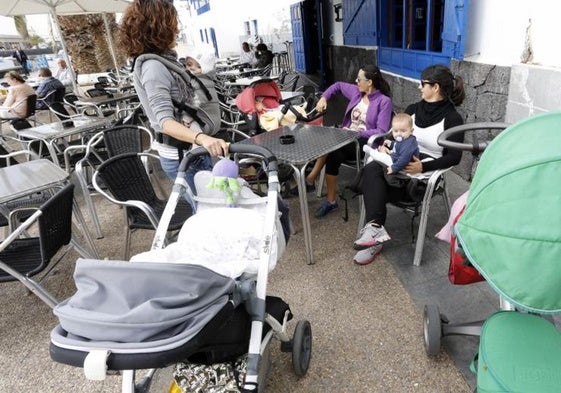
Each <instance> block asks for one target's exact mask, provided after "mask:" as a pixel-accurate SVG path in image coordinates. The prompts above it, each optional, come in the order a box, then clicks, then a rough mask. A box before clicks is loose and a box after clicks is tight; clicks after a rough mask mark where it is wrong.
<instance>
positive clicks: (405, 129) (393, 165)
mask: <svg viewBox="0 0 561 393" xmlns="http://www.w3.org/2000/svg"><path fill="white" fill-rule="evenodd" d="M391 131H392V137H393V140H391V139H386V140H385V141H384V142H383V143H382V145H380V146H379V147H378V150H374V149H365V150H368V154H369V156H370V158H372V159H373V160H374V161H377V162H380V163H382V164H384V165H386V166H387V169H386V173H387V174H388V175H391V174H396V173H398V172H399V171H401V170H402V169H404V168H405V167H406V166H407V164H408V163H409V162H411V161H413V157H414V156H415V157H419V144H418V143H417V138H415V136H414V135H413V119H412V118H411V116H410V115H408V114H407V113H398V114H397V115H395V116H394V118H393V119H392V129H391Z"/></svg>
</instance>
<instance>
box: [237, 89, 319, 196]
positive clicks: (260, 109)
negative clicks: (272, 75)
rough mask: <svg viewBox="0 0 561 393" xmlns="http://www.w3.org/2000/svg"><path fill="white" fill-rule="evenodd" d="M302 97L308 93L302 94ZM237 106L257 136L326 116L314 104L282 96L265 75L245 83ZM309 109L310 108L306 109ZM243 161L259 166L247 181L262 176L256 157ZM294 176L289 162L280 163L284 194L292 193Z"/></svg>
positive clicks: (315, 122)
mask: <svg viewBox="0 0 561 393" xmlns="http://www.w3.org/2000/svg"><path fill="white" fill-rule="evenodd" d="M302 97H303V98H304V97H305V96H302ZM236 106H237V108H238V110H239V111H240V114H241V117H242V119H243V120H244V122H245V123H246V125H247V127H248V129H249V131H248V135H249V136H254V135H256V134H260V133H263V132H266V131H271V130H274V129H277V128H279V127H281V126H284V125H290V124H294V123H296V122H303V123H309V124H316V125H321V124H322V119H323V116H322V114H321V113H318V112H317V111H316V110H315V108H312V109H311V110H309V109H310V108H306V106H307V104H306V105H293V104H292V103H291V100H290V99H288V100H283V99H282V93H281V91H280V89H279V87H278V85H277V83H276V82H275V81H273V80H272V79H268V78H264V79H258V80H256V81H255V82H253V83H251V84H250V85H249V86H248V87H246V88H245V89H244V90H243V91H242V92H241V93H240V94H238V95H237V97H236ZM306 110H309V111H308V112H306ZM242 163H243V164H244V165H249V166H250V167H253V169H255V167H257V174H256V175H253V176H252V178H247V177H246V176H244V178H246V179H247V180H248V181H251V180H253V181H255V180H259V179H260V176H259V175H260V174H262V173H260V172H259V168H260V167H259V163H256V162H255V161H254V160H247V159H246V160H244V161H242ZM292 176H293V169H292V167H291V166H289V165H285V164H283V163H280V164H279V180H280V183H281V193H282V196H283V197H288V196H289V195H291V187H290V186H289V184H288V182H289V180H290V179H291V178H292Z"/></svg>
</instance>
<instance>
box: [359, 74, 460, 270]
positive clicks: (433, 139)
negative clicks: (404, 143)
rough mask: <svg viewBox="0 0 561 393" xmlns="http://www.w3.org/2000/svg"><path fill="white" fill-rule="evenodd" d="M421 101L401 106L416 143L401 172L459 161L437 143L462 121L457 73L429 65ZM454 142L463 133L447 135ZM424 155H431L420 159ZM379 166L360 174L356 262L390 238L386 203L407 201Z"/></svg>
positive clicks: (402, 189)
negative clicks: (361, 211)
mask: <svg viewBox="0 0 561 393" xmlns="http://www.w3.org/2000/svg"><path fill="white" fill-rule="evenodd" d="M419 90H420V91H421V101H419V102H417V103H415V104H412V105H409V106H408V107H407V109H405V113H408V114H409V115H411V117H412V118H413V129H414V134H415V136H416V137H417V142H418V143H419V151H420V157H414V158H413V161H411V162H410V163H409V164H408V165H407V166H406V167H405V172H407V173H409V174H417V173H422V172H428V171H434V170H436V169H445V168H449V167H451V166H453V165H456V164H458V163H459V162H460V159H461V158H462V153H461V151H459V150H451V149H445V148H442V147H441V146H439V145H438V144H437V139H438V136H439V135H440V134H441V133H442V132H444V130H446V129H448V128H451V127H455V126H458V125H461V124H463V123H464V121H463V119H462V117H461V116H460V114H459V113H458V111H457V110H456V106H458V105H460V104H461V103H462V102H463V100H464V98H465V92H464V83H463V80H462V78H461V77H460V76H454V75H453V74H452V71H450V69H449V68H448V67H446V66H444V65H433V66H429V67H427V68H425V69H424V70H423V72H422V73H421V83H420V84H419ZM450 140H454V141H456V142H462V141H463V135H461V134H458V135H457V136H454V137H451V138H450ZM424 158H433V160H430V161H423V162H421V160H422V159H424ZM384 171H385V169H384V168H383V166H382V165H380V164H378V163H376V162H372V163H370V164H368V165H367V166H365V167H364V169H363V173H362V193H363V195H364V207H365V210H366V221H367V224H366V226H365V227H364V228H363V229H362V231H361V234H360V236H359V238H358V239H357V240H356V241H355V242H354V249H355V250H358V252H357V254H356V255H355V257H354V262H355V263H356V264H359V265H367V264H369V263H371V262H372V261H373V260H374V258H376V255H378V254H379V253H380V251H381V250H382V243H383V242H385V241H388V240H390V236H389V235H388V232H387V231H386V229H385V228H384V224H385V222H386V213H387V211H386V203H388V202H394V201H403V200H407V192H406V187H400V188H398V187H392V186H390V185H389V184H388V183H387V181H386V178H385V177H384Z"/></svg>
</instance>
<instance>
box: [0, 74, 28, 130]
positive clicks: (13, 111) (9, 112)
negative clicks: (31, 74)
mask: <svg viewBox="0 0 561 393" xmlns="http://www.w3.org/2000/svg"><path fill="white" fill-rule="evenodd" d="M5 79H6V82H7V83H8V84H9V85H10V88H9V89H8V95H7V96H6V100H5V101H4V103H3V104H2V107H0V118H3V119H13V118H14V117H18V118H21V119H23V118H25V116H26V115H27V102H26V98H27V97H28V96H30V95H32V94H35V90H33V88H32V87H31V86H29V85H28V84H27V83H25V79H23V77H22V76H21V75H20V74H18V73H17V72H16V71H9V72H8V73H6V77H5Z"/></svg>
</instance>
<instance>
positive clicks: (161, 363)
mask: <svg viewBox="0 0 561 393" xmlns="http://www.w3.org/2000/svg"><path fill="white" fill-rule="evenodd" d="M230 151H231V152H232V153H246V154H256V155H260V157H261V159H262V160H263V162H265V163H266V170H267V175H268V193H267V197H266V198H258V199H257V202H261V201H265V203H266V206H265V209H264V211H265V213H264V215H265V218H264V220H263V223H264V224H263V227H264V228H263V229H262V231H260V235H261V236H262V238H261V244H262V246H261V247H260V248H259V250H260V251H259V259H258V262H259V263H258V267H257V274H253V273H251V274H242V275H241V276H239V277H237V278H232V277H229V276H226V275H222V274H219V273H217V271H214V270H212V269H211V268H209V267H205V266H203V265H198V264H196V263H195V262H194V263H193V264H190V263H182V262H181V263H180V262H176V261H169V262H162V261H157V260H156V261H152V260H150V259H142V257H141V259H136V261H138V262H125V261H107V260H105V261H104V260H86V259H79V260H78V261H77V263H76V271H75V274H74V278H75V281H76V287H77V292H76V293H75V294H74V295H73V296H72V297H70V298H69V299H67V300H65V301H63V302H62V303H60V304H59V305H57V307H56V308H55V314H56V315H57V316H58V317H59V321H60V324H59V325H58V326H56V327H55V329H53V331H52V332H51V344H50V354H51V358H52V359H53V360H55V361H57V362H60V363H63V364H68V365H72V366H76V367H83V368H84V371H85V374H86V377H87V378H89V379H94V380H101V379H104V378H105V376H106V375H107V370H121V371H122V375H123V379H124V380H123V392H131V393H132V392H137V391H140V390H141V389H144V390H142V391H146V390H147V387H148V386H149V383H150V378H151V375H152V374H151V373H149V377H148V378H146V379H145V380H144V381H142V386H138V385H137V386H135V376H134V370H137V369H157V368H162V367H166V366H169V365H171V364H173V363H177V362H182V361H188V362H195V363H203V364H213V363H218V362H229V361H233V360H234V359H235V358H237V357H239V356H240V355H243V354H247V373H246V376H245V380H244V382H243V389H242V391H262V390H261V389H263V388H264V383H263V378H264V376H265V374H264V371H266V369H267V367H265V366H266V364H263V362H264V361H265V360H264V359H268V357H267V356H266V355H268V348H269V343H270V341H271V339H272V338H277V339H279V340H280V341H281V343H282V349H284V350H286V351H292V353H293V363H294V370H295V372H296V373H297V374H298V375H303V374H305V373H306V371H307V369H308V365H309V360H310V356H311V355H310V354H311V328H310V324H309V322H307V321H299V322H298V326H297V329H296V330H295V333H294V338H293V339H292V338H290V337H289V335H288V334H287V322H288V321H289V320H291V319H292V313H291V311H290V308H289V306H288V304H286V303H285V302H284V301H283V300H282V299H280V298H276V297H272V296H267V295H266V286H267V277H268V269H269V265H270V264H269V262H270V259H271V258H273V257H274V252H273V249H274V248H275V247H273V246H272V244H271V242H273V241H274V239H277V237H276V236H277V233H278V230H279V229H278V225H276V222H277V220H278V199H277V198H278V180H277V175H276V169H277V166H276V158H275V157H274V156H273V155H272V154H271V153H270V152H269V151H268V150H266V149H264V148H262V147H259V146H246V145H235V144H234V145H231V146H230ZM203 154H208V153H207V152H206V150H204V149H202V148H199V149H195V150H193V151H191V152H189V153H188V154H187V155H185V157H184V158H183V160H182V162H181V163H180V166H179V171H178V172H179V173H178V177H177V179H176V181H175V183H174V186H173V190H172V193H171V195H170V197H169V200H168V203H167V205H166V208H165V210H164V213H163V214H162V217H161V219H160V223H159V225H158V228H157V230H156V235H155V237H154V242H153V244H152V250H153V251H155V252H158V251H162V250H164V247H165V246H166V239H165V233H166V232H167V226H168V225H169V222H170V219H171V216H172V215H173V211H174V210H175V207H176V205H177V203H178V201H179V200H180V199H181V198H184V197H185V194H186V193H187V192H189V186H188V185H187V182H186V181H185V179H184V175H185V172H186V170H187V169H188V167H189V164H190V163H192V162H193V161H194V160H195V159H196V158H197V157H199V156H201V155H203ZM252 203H256V202H255V201H252ZM224 208H225V207H220V209H224ZM207 209H211V207H208V206H207ZM232 209H236V208H232ZM240 209H244V208H243V207H242V208H240ZM198 214H201V215H202V214H203V211H201V213H198ZM196 215H197V214H195V216H196ZM195 216H193V218H195ZM240 224H241V225H243V223H240ZM185 227H188V226H186V225H184V228H185ZM180 238H181V233H180V236H179V239H180ZM174 244H175V243H174ZM174 244H171V245H170V246H173V245H174ZM140 255H141V256H142V255H150V254H149V252H148V253H145V254H140ZM145 261H146V262H145ZM266 351H267V353H265V352H266Z"/></svg>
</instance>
